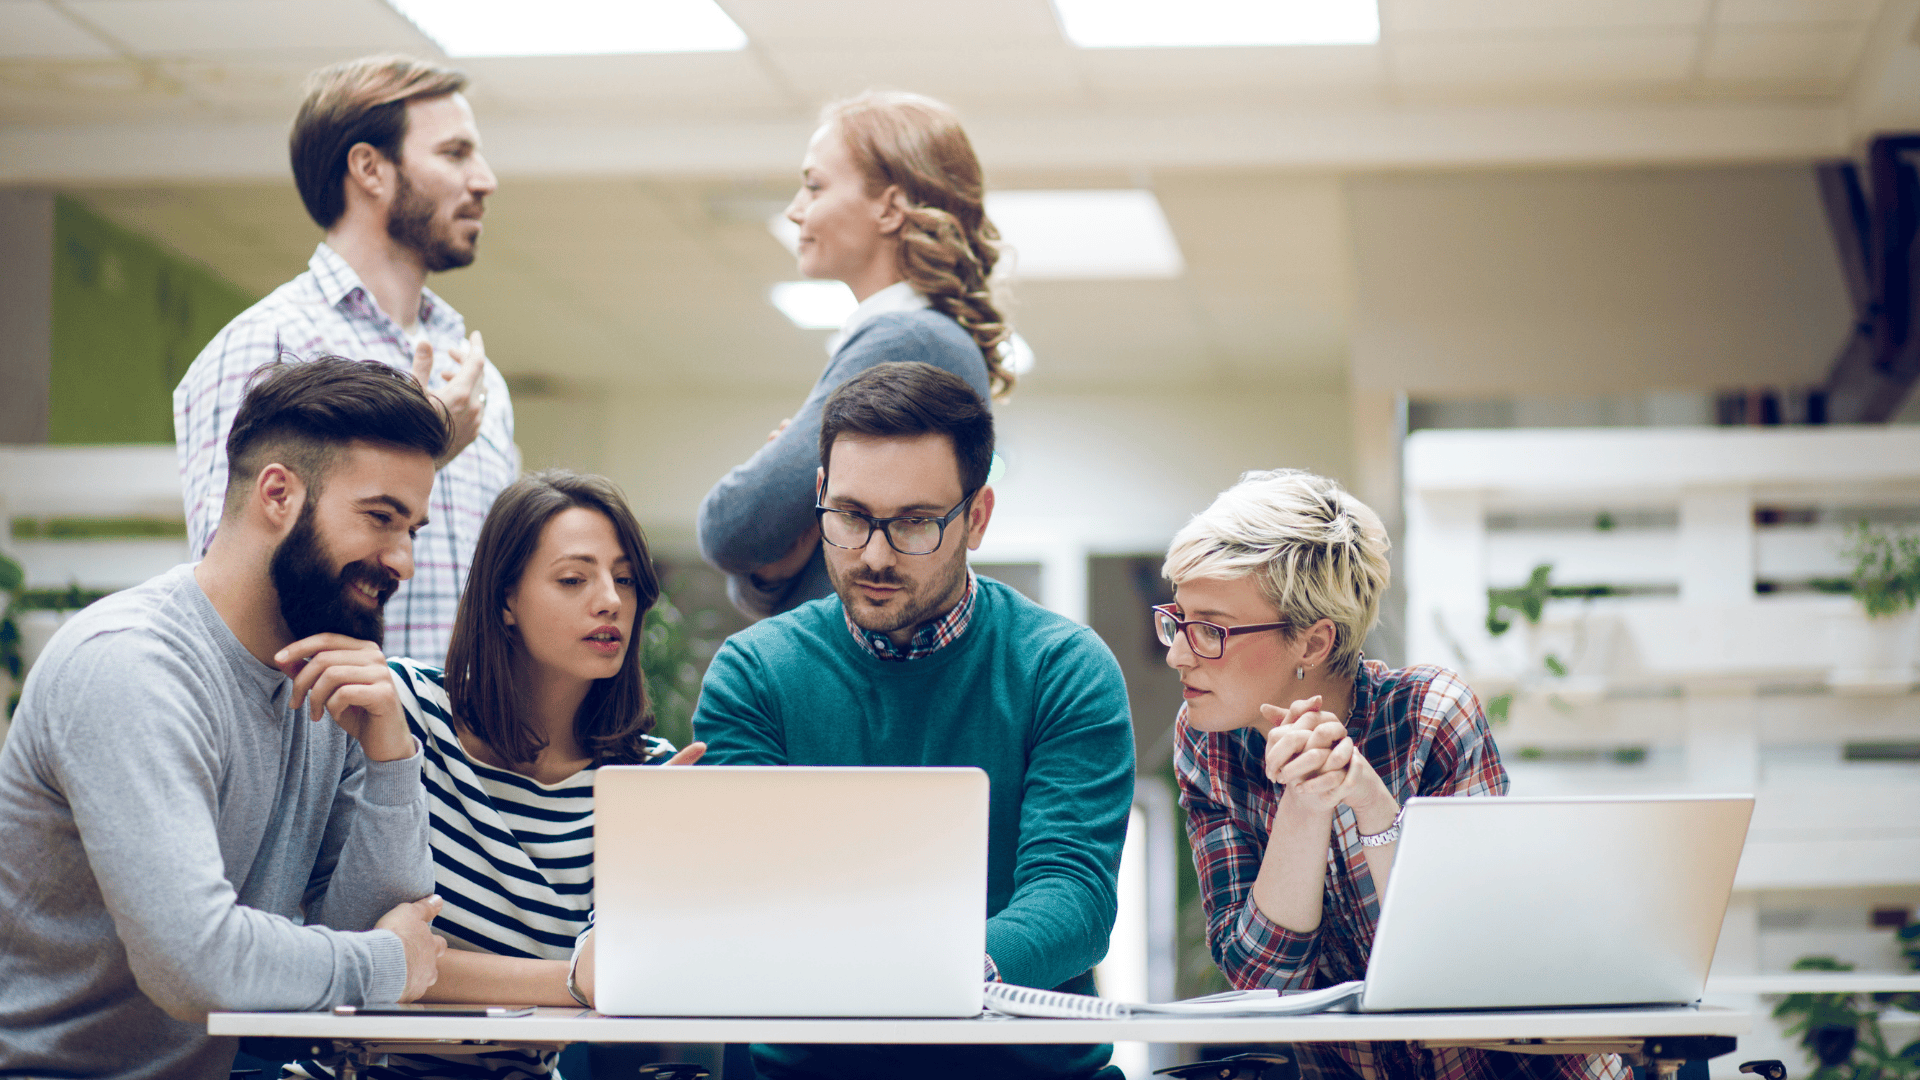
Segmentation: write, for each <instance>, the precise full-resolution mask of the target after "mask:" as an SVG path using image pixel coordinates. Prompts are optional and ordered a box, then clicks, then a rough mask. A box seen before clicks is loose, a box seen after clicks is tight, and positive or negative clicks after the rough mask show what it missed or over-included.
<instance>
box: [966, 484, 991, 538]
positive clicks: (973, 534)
mask: <svg viewBox="0 0 1920 1080" xmlns="http://www.w3.org/2000/svg"><path fill="white" fill-rule="evenodd" d="M991 520H993V489H992V488H991V487H982V488H981V489H980V490H979V491H977V492H975V493H974V496H973V505H972V506H969V507H967V550H968V551H978V550H980V541H982V540H984V539H986V536H987V522H989V521H991Z"/></svg>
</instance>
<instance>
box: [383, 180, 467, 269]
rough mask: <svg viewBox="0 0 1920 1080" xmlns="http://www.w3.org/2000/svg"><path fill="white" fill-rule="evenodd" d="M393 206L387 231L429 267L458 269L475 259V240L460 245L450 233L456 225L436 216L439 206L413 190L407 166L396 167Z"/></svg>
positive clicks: (388, 215)
mask: <svg viewBox="0 0 1920 1080" xmlns="http://www.w3.org/2000/svg"><path fill="white" fill-rule="evenodd" d="M394 177H395V188H394V193H393V209H392V210H390V211H388V213H387V235H388V236H390V237H392V238H393V240H394V242H395V243H397V244H399V245H401V246H402V247H405V248H407V249H409V250H411V251H413V252H415V253H416V254H418V255H419V256H420V262H421V264H422V265H424V266H425V267H426V268H427V269H428V270H429V271H432V272H434V273H439V272H440V271H442V270H458V269H459V268H460V267H462V266H467V265H470V264H471V263H472V262H473V256H474V249H475V247H476V246H477V242H476V244H470V245H467V246H466V247H461V246H460V245H459V244H458V243H456V242H455V241H454V239H453V236H452V235H451V233H452V231H453V226H452V224H451V223H448V222H441V221H438V220H436V219H435V217H434V212H435V211H436V210H438V209H439V207H437V206H435V205H434V204H433V200H432V199H429V198H427V197H426V196H425V195H422V194H420V193H419V192H418V191H416V190H414V187H413V184H412V183H411V182H409V181H408V180H407V172H406V170H405V169H395V170H394Z"/></svg>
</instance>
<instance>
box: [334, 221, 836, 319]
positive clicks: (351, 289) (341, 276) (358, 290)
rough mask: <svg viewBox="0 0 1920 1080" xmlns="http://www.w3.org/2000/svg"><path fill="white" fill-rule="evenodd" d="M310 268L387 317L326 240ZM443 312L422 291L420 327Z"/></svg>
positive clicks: (357, 303) (339, 298)
mask: <svg viewBox="0 0 1920 1080" xmlns="http://www.w3.org/2000/svg"><path fill="white" fill-rule="evenodd" d="M307 269H308V270H309V271H310V272H312V274H313V280H314V283H315V284H317V285H319V286H320V295H321V296H322V297H323V298H325V299H326V301H327V304H328V305H329V306H331V307H336V308H338V307H342V306H345V307H349V308H352V309H353V310H354V311H355V312H356V313H357V314H360V315H362V316H363V317H365V318H369V319H375V320H378V319H384V318H386V317H387V316H386V313H385V312H382V311H381V310H380V305H378V304H376V303H374V302H373V294H372V293H370V292H368V291H367V287H366V285H365V284H364V283H362V282H361V280H360V275H359V274H357V273H354V270H353V267H352V266H351V265H349V264H348V262H347V260H346V259H345V258H344V257H342V256H341V254H340V253H339V252H337V251H335V250H333V248H331V247H328V246H327V242H326V241H325V240H322V241H320V243H319V244H318V245H316V246H315V247H314V249H313V258H311V259H308V260H307ZM867 299H869V300H871V299H873V297H871V296H870V297H868V298H867ZM440 309H441V304H440V298H439V297H437V296H435V295H434V294H433V290H432V289H428V288H424V287H423V288H421V290H420V325H421V326H427V327H430V326H432V325H433V320H434V318H435V316H437V315H438V314H439V312H440ZM389 321H391V320H389Z"/></svg>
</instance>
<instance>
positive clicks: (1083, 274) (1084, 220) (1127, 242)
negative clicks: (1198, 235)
mask: <svg viewBox="0 0 1920 1080" xmlns="http://www.w3.org/2000/svg"><path fill="white" fill-rule="evenodd" d="M987 217H988V218H989V219H991V220H992V221H993V224H994V226H995V227H996V228H998V229H999V230H1000V236H1001V239H1002V241H1003V242H1004V244H1005V246H1006V247H1007V248H1010V249H1012V251H1011V254H1010V256H1009V257H1010V258H1011V259H1012V260H1013V265H1012V267H1011V269H1012V271H1013V276H1015V277H1017V278H1019V279H1021V280H1023V281H1039V280H1047V279H1053V280H1073V279H1079V280H1087V279H1101V278H1109V279H1110V278H1176V277H1179V276H1180V275H1181V274H1182V273H1184V272H1185V271H1186V260H1185V259H1183V258H1182V257H1181V255H1180V245H1179V244H1178V243H1177V242H1175V240H1174V238H1173V229H1172V228H1171V227H1169V226H1168V224H1167V215H1166V214H1165V213H1164V212H1162V211H1161V209H1160V200H1158V199H1156V198H1154V196H1153V192H1151V191H1146V190H1142V189H1125V188H1123V189H1118V190H1096V191H994V192H989V193H988V194H987Z"/></svg>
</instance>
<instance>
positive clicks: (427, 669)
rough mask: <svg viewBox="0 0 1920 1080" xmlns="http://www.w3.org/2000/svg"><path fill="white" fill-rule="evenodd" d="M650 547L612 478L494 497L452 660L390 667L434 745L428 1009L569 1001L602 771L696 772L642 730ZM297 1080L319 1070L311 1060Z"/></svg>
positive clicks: (494, 1073)
mask: <svg viewBox="0 0 1920 1080" xmlns="http://www.w3.org/2000/svg"><path fill="white" fill-rule="evenodd" d="M659 593H660V586H659V580H658V578H657V577H656V576H655V575H654V571H653V563H652V560H651V559H650V558H649V557H648V554H647V546H646V539H645V537H644V536H643V535H642V533H641V531H640V526H639V524H638V523H637V522H636V521H635V520H634V518H633V513H632V511H631V510H629V509H628V508H627V503H626V499H625V498H624V497H623V496H622V495H621V494H620V491H619V489H618V488H616V487H615V486H614V485H613V484H612V483H611V482H609V481H607V480H605V479H603V478H601V477H597V476H585V475H581V474H578V473H570V472H565V471H561V470H550V471H547V472H541V473H535V474H533V475H531V476H527V477H524V478H522V479H521V480H519V481H517V482H515V483H514V484H512V485H510V486H509V487H508V488H507V489H506V490H505V491H502V492H501V493H500V496H499V498H498V499H496V500H495V501H494V504H493V509H492V510H491V511H489V513H488V514H487V519H486V522H485V524H484V525H483V526H482V527H481V531H480V539H479V543H478V546H477V547H476V548H475V549H474V561H473V570H472V574H471V576H470V577H469V578H468V581H467V587H466V591H465V593H464V594H462V596H461V598H460V608H459V613H458V615H457V616H456V619H455V623H454V628H453V640H452V644H451V646H450V647H449V648H448V651H447V666H446V668H445V669H444V670H443V669H440V668H437V667H431V666H428V665H426V664H423V663H419V662H417V661H413V660H404V659H397V660H393V661H391V662H390V663H389V665H388V666H389V667H391V668H392V669H393V671H394V682H395V684H396V686H397V688H398V690H399V695H400V703H401V706H402V707H403V708H404V709H405V710H406V714H407V722H408V726H409V727H410V728H411V729H412V731H413V734H414V736H415V737H416V738H418V739H419V740H420V743H421V745H422V746H423V747H425V749H426V755H425V756H426V762H425V766H424V769H423V777H424V779H425V782H426V785H427V801H428V808H429V811H430V814H431V819H432V826H431V827H432V833H433V835H432V847H433V859H434V883H435V888H436V889H437V891H438V892H439V894H440V896H441V897H442V898H443V899H444V900H445V901H446V907H445V909H444V910H443V911H442V912H441V915H440V917H439V919H438V920H436V922H435V923H434V929H435V931H437V932H438V933H440V934H442V935H445V937H446V939H447V944H448V946H449V948H448V950H447V952H446V954H445V955H444V956H443V957H442V958H441V962H440V978H439V981H438V982H437V983H435V984H434V986H433V987H432V988H431V989H430V990H428V991H427V993H426V995H425V996H424V997H423V998H422V1000H423V1001H458V1002H488V1003H497V1004H512V1005H560V1006H566V1005H573V1004H575V1003H576V1002H577V1001H578V1000H579V999H578V998H577V997H576V996H575V994H574V992H573V990H572V989H571V988H570V987H569V982H568V966H569V959H570V956H571V953H572V950H573V946H574V942H575V939H576V938H577V937H578V936H579V935H580V934H581V932H582V931H584V930H585V929H586V927H587V925H588V922H589V915H590V913H591V911H592V908H593V778H594V771H595V770H596V769H597V768H598V767H599V766H601V765H606V764H635V763H665V764H675V765H687V764H692V763H693V762H694V761H695V760H697V759H698V758H699V756H700V753H701V751H702V750H704V748H705V747H704V745H703V744H700V743H695V744H693V745H692V746H689V747H688V748H687V749H686V750H684V751H681V752H680V753H679V754H677V755H676V754H674V752H673V747H672V746H671V745H670V744H668V743H667V742H666V741H665V740H662V739H658V738H655V737H653V736H651V735H649V734H648V733H647V732H648V729H649V728H651V727H652V726H653V716H652V712H651V710H650V709H649V708H648V705H647V694H646V684H645V680H644V678H643V677H642V674H641V670H640V649H639V646H638V644H637V643H636V642H635V640H634V639H635V637H636V634H637V631H638V629H639V627H640V624H641V619H642V618H643V616H644V615H645V613H646V611H647V609H649V608H651V607H652V606H653V603H654V601H655V600H656V599H657V598H658V597H659ZM553 1057H554V1056H553V1055H551V1054H539V1053H535V1052H532V1051H524V1050H509V1051H498V1052H493V1053H486V1054H478V1055H473V1056H468V1057H444V1058H443V1057H423V1056H414V1055H393V1056H392V1057H391V1058H390V1059H389V1062H388V1064H387V1066H386V1067H385V1068H376V1069H373V1070H372V1071H371V1074H370V1075H372V1076H373V1077H375V1078H377V1080H379V1078H386V1080H398V1078H407V1080H412V1078H415V1077H429V1076H431V1077H487V1078H491V1080H517V1078H521V1077H542V1076H546V1075H548V1074H549V1073H550V1072H551V1071H552V1069H553ZM289 1072H291V1073H293V1074H294V1075H308V1076H321V1075H325V1070H323V1069H322V1068H321V1067H319V1066H317V1065H315V1064H313V1063H310V1062H308V1063H302V1064H301V1065H300V1066H289Z"/></svg>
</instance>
